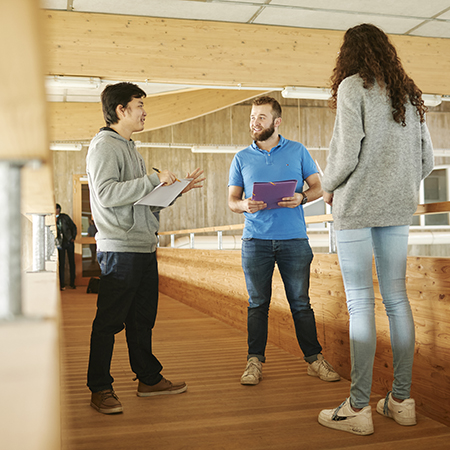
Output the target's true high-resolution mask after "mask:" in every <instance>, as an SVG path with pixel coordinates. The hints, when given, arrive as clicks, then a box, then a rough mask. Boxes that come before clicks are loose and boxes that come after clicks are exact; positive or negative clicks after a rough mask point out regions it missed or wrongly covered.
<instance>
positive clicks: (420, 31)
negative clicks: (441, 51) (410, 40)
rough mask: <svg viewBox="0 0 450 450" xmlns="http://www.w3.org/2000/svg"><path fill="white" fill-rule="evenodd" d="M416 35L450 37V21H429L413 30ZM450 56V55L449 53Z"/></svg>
mask: <svg viewBox="0 0 450 450" xmlns="http://www.w3.org/2000/svg"><path fill="white" fill-rule="evenodd" d="M411 34H412V35H414V36H428V37H436V38H446V39H450V21H449V22H436V21H435V22H428V23H424V24H423V25H421V26H420V27H419V28H417V29H416V30H414V31H412V32H411ZM447 56H450V55H447Z"/></svg>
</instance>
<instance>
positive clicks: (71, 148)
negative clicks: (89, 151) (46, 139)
mask: <svg viewBox="0 0 450 450" xmlns="http://www.w3.org/2000/svg"><path fill="white" fill-rule="evenodd" d="M82 148H83V144H80V143H66V142H54V143H52V144H50V150H53V151H64V152H79V151H80V150H81V149H82Z"/></svg>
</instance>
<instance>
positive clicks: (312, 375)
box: [308, 370, 341, 382]
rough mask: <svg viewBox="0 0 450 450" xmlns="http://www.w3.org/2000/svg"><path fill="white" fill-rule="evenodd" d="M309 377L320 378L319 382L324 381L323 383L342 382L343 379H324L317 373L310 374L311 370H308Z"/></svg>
mask: <svg viewBox="0 0 450 450" xmlns="http://www.w3.org/2000/svg"><path fill="white" fill-rule="evenodd" d="M308 375H309V376H310V377H314V378H319V380H322V381H328V382H333V381H341V377H339V378H334V379H331V380H330V379H326V378H322V377H321V376H320V375H317V374H316V373H315V372H314V373H313V372H310V371H309V370H308Z"/></svg>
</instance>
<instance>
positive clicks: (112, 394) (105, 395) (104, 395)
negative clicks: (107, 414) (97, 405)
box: [101, 389, 119, 401]
mask: <svg viewBox="0 0 450 450" xmlns="http://www.w3.org/2000/svg"><path fill="white" fill-rule="evenodd" d="M101 394H102V401H104V400H107V399H108V398H110V397H113V398H114V399H115V400H119V397H117V395H116V393H115V392H114V391H113V390H112V389H111V390H110V389H108V390H106V391H102V392H101Z"/></svg>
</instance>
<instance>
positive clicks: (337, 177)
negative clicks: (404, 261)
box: [322, 75, 433, 230]
mask: <svg viewBox="0 0 450 450" xmlns="http://www.w3.org/2000/svg"><path fill="white" fill-rule="evenodd" d="M405 107H406V120H405V121H406V126H405V127H404V126H402V125H401V124H399V123H397V122H395V121H394V119H393V117H392V106H391V102H390V98H389V97H388V95H387V94H386V90H385V89H384V88H381V87H380V86H379V85H378V84H377V83H375V84H374V86H373V87H372V88H369V89H365V88H364V86H363V80H362V78H361V77H360V76H359V75H352V76H350V77H348V78H346V79H345V80H343V81H342V83H341V84H340V85H339V89H338V97H337V111H336V122H335V125H334V131H333V137H332V139H331V143H330V153H329V156H328V161H327V167H326V169H325V173H324V176H323V179H322V187H323V189H324V190H325V191H326V192H329V193H334V197H333V219H334V223H335V226H336V229H337V230H348V229H357V228H366V227H385V226H396V225H410V224H411V221H412V216H413V214H414V212H415V211H416V209H417V203H418V200H419V187H420V181H421V180H422V179H423V178H425V177H426V176H427V175H428V174H429V173H430V172H431V171H432V170H433V147H432V144H431V138H430V133H429V132H428V128H427V126H426V124H425V123H421V122H420V120H419V115H418V113H417V110H416V107H415V106H413V105H412V104H411V103H410V102H407V103H406V105H405Z"/></svg>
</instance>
